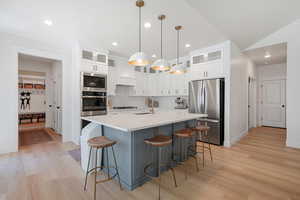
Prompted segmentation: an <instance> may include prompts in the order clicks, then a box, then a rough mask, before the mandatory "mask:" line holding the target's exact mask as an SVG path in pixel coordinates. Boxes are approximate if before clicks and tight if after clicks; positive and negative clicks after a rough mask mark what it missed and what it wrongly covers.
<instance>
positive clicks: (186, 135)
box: [175, 128, 194, 138]
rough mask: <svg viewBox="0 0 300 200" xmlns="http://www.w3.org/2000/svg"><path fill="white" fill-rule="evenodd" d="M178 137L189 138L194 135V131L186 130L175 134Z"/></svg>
mask: <svg viewBox="0 0 300 200" xmlns="http://www.w3.org/2000/svg"><path fill="white" fill-rule="evenodd" d="M175 135H176V136H177V137H183V138H189V137H192V136H193V135H194V133H193V130H192V129H189V128H186V129H182V130H179V131H176V132H175Z"/></svg>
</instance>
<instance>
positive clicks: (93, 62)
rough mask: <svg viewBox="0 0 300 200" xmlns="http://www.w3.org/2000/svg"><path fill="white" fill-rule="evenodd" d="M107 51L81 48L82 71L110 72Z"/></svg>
mask: <svg viewBox="0 0 300 200" xmlns="http://www.w3.org/2000/svg"><path fill="white" fill-rule="evenodd" d="M107 64H108V56H107V53H100V52H97V51H89V50H81V71H84V72H94V73H99V74H107V73H108V66H107Z"/></svg>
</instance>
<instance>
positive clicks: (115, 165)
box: [111, 146, 122, 190]
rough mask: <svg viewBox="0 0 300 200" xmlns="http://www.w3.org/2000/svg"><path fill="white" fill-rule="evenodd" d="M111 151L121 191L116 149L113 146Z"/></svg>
mask: <svg viewBox="0 0 300 200" xmlns="http://www.w3.org/2000/svg"><path fill="white" fill-rule="evenodd" d="M111 150H112V153H113V157H114V161H115V167H116V171H117V176H118V181H119V185H120V189H121V190H122V185H121V180H120V174H119V169H118V165H117V160H116V156H115V151H114V147H113V146H111Z"/></svg>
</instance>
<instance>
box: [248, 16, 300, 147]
mask: <svg viewBox="0 0 300 200" xmlns="http://www.w3.org/2000/svg"><path fill="white" fill-rule="evenodd" d="M299 35H300V19H298V20H296V21H295V22H293V23H291V24H289V25H287V26H285V27H283V28H281V29H280V30H278V31H276V32H274V33H273V34H271V35H269V36H267V37H266V38H264V39H262V40H261V41H259V42H257V43H256V44H254V45H252V46H251V47H250V48H249V49H255V48H260V47H264V46H269V45H273V44H278V43H284V42H287V91H286V92H287V95H286V97H287V105H288V106H287V111H286V112H287V146H290V147H296V148H300V131H299V113H300V106H299V102H300V93H299V92H297V91H299V86H298V85H299V84H297V83H298V81H299V74H300V67H299V65H300V59H299V58H300V57H299V52H300V40H299Z"/></svg>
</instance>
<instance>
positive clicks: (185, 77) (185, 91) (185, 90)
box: [182, 71, 190, 96]
mask: <svg viewBox="0 0 300 200" xmlns="http://www.w3.org/2000/svg"><path fill="white" fill-rule="evenodd" d="M189 75H190V72H189V71H188V72H187V73H185V74H184V75H183V81H182V84H183V86H182V95H183V96H188V88H189V79H190V78H189Z"/></svg>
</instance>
